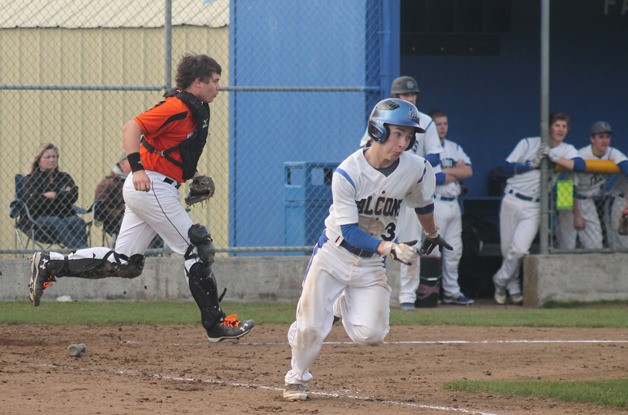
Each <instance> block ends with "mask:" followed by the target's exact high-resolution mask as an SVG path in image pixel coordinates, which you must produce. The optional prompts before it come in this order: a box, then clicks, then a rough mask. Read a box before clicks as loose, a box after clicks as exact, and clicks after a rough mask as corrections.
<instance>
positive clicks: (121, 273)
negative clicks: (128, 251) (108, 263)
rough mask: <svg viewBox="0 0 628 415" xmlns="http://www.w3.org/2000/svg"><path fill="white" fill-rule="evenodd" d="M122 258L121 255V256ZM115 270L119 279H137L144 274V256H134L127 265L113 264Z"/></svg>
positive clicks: (128, 260)
mask: <svg viewBox="0 0 628 415" xmlns="http://www.w3.org/2000/svg"><path fill="white" fill-rule="evenodd" d="M120 256H121V255H120ZM112 265H113V266H114V268H115V274H116V277H118V278H136V277H139V276H140V275H141V274H142V271H143V270H144V255H142V254H134V255H131V257H130V258H128V259H127V263H126V264H121V263H115V264H112Z"/></svg>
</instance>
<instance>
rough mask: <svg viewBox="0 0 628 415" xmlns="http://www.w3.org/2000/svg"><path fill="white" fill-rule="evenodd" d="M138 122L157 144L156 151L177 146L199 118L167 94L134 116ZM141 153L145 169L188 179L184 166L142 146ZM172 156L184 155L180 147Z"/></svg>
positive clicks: (150, 141)
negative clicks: (151, 106)
mask: <svg viewBox="0 0 628 415" xmlns="http://www.w3.org/2000/svg"><path fill="white" fill-rule="evenodd" d="M135 122H136V123H137V124H138V125H139V126H140V129H141V130H142V133H144V137H145V138H146V141H148V143H149V144H151V145H152V146H153V147H155V151H162V150H168V149H169V148H172V147H176V146H177V145H178V144H179V143H180V142H182V141H184V140H185V139H186V138H188V137H189V136H190V134H192V133H193V132H194V130H195V129H196V120H195V119H194V115H193V114H192V111H190V109H189V108H188V107H187V105H185V103H183V101H181V100H180V99H179V98H176V97H168V98H166V99H165V100H164V101H161V102H160V103H159V104H157V105H155V106H154V107H153V108H151V109H149V110H147V111H145V112H143V113H141V114H140V115H138V116H137V117H135ZM140 156H141V157H142V165H143V166H144V168H145V169H146V170H151V171H156V172H158V173H161V174H165V175H166V176H168V177H171V178H173V179H174V180H176V181H177V182H179V183H183V182H184V181H185V180H183V170H182V169H181V167H179V166H177V165H175V164H174V163H172V162H170V161H168V160H167V159H166V158H165V157H163V156H161V155H159V154H158V153H155V152H151V151H149V150H148V149H146V147H144V146H140ZM169 156H170V157H172V158H173V159H175V160H177V161H181V155H180V154H179V152H178V151H173V152H172V153H170V154H169Z"/></svg>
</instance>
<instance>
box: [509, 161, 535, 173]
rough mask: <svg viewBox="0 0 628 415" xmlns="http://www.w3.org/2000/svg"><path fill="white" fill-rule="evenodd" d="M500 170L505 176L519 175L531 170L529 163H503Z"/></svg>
mask: <svg viewBox="0 0 628 415" xmlns="http://www.w3.org/2000/svg"><path fill="white" fill-rule="evenodd" d="M502 170H503V171H504V173H506V174H521V173H527V172H529V171H530V170H532V168H530V163H528V162H525V163H509V162H507V161H505V162H504V164H502Z"/></svg>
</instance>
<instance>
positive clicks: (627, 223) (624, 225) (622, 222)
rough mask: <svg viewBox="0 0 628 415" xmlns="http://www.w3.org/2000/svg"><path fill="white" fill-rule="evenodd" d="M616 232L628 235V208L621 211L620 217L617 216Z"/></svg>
mask: <svg viewBox="0 0 628 415" xmlns="http://www.w3.org/2000/svg"><path fill="white" fill-rule="evenodd" d="M617 233H619V234H620V235H624V236H625V235H628V209H624V213H622V215H621V218H619V227H618V228H617Z"/></svg>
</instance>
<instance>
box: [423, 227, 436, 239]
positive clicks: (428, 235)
mask: <svg viewBox="0 0 628 415" xmlns="http://www.w3.org/2000/svg"><path fill="white" fill-rule="evenodd" d="M423 235H425V237H426V238H427V239H435V238H437V237H438V228H436V232H434V233H427V232H425V229H423Z"/></svg>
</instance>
